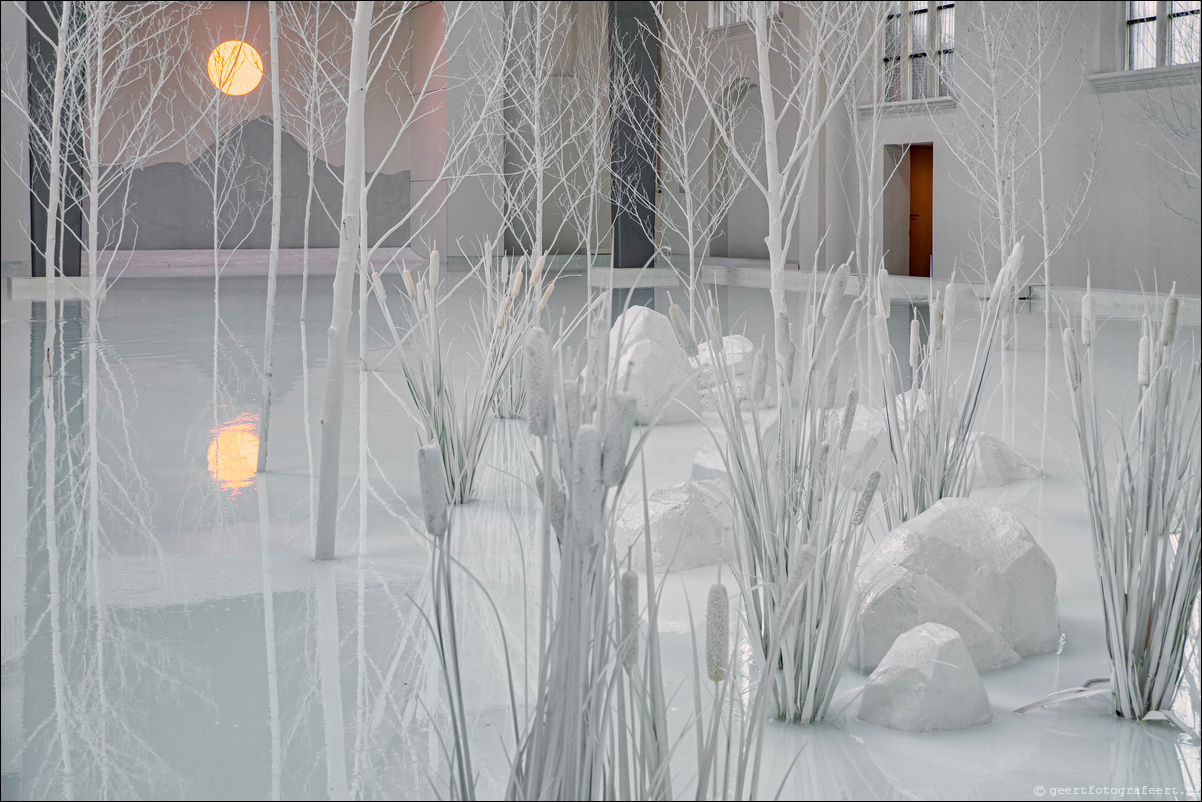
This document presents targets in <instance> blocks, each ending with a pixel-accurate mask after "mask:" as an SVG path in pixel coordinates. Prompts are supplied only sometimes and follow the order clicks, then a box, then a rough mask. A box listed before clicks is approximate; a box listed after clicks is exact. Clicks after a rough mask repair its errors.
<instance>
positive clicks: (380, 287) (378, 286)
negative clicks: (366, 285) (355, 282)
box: [371, 270, 388, 302]
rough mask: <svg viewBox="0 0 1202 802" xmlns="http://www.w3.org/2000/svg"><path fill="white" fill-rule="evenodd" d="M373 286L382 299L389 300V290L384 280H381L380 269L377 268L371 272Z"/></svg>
mask: <svg viewBox="0 0 1202 802" xmlns="http://www.w3.org/2000/svg"><path fill="white" fill-rule="evenodd" d="M371 286H372V289H374V290H375V291H376V295H378V296H379V297H380V300H381V301H385V302H387V301H388V292H387V291H386V290H385V289H384V282H383V281H381V280H380V271H378V270H376V271H374V272H373V273H372V274H371Z"/></svg>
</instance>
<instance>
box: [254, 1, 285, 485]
mask: <svg viewBox="0 0 1202 802" xmlns="http://www.w3.org/2000/svg"><path fill="white" fill-rule="evenodd" d="M267 8H268V14H269V18H270V20H271V246H270V247H271V251H270V253H269V255H268V257H267V326H266V331H265V332H264V333H263V411H262V413H260V415H259V464H258V466H257V467H256V469H255V470H256V471H258V472H259V473H262V472H263V471H265V470H267V432H268V428H269V426H270V423H271V393H272V383H271V374H272V370H273V363H274V359H275V355H274V353H273V350H274V348H275V293H276V274H277V273H278V271H279V268H280V205H281V202H282V200H283V192H282V187H281V182H282V180H283V167H282V165H281V163H280V128H281V121H280V116H281V112H280V83H281V80H282V79H281V77H280V21H279V14H278V13H277V11H276V0H271V2H270V3H268V4H267Z"/></svg>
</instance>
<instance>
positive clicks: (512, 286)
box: [509, 270, 526, 298]
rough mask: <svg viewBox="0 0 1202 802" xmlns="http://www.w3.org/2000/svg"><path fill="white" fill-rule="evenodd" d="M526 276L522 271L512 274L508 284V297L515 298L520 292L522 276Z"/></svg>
mask: <svg viewBox="0 0 1202 802" xmlns="http://www.w3.org/2000/svg"><path fill="white" fill-rule="evenodd" d="M524 275H526V274H525V273H523V272H522V271H520V270H519V271H517V272H516V273H514V274H513V279H512V280H510V282H509V297H510V298H516V297H518V294H519V293H520V292H521V291H522V276H524Z"/></svg>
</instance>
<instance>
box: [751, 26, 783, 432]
mask: <svg viewBox="0 0 1202 802" xmlns="http://www.w3.org/2000/svg"><path fill="white" fill-rule="evenodd" d="M753 13H754V15H755V16H754V19H753V21H752V25H753V26H754V28H755V45H756V47H755V50H756V70H757V72H758V73H759V75H758V77H759V84H760V106H761V110H762V112H763V116H764V165H765V167H766V168H767V169H766V172H767V187H768V191H767V192H766V193H765V198H764V199H765V200H766V201H767V202H768V237H767V239H766V242H767V244H768V272H769V279H770V285H769V293H770V294H771V296H772V318H773V320H774V321H776V322H778V324H779V321H780V319H781V318H782V317H784V318H785V319H786V320H788V317H789V310H788V307H786V306H785V248H784V242H785V238H784V232H783V231H782V225H783V222H784V221H783V220H782V219H781V217H782V216H783V214H784V212H783V209H782V197H781V191H782V186H781V185H782V176H781V172H780V154H779V152H778V150H777V137H776V129H777V118H776V97H775V95H774V88H773V86H772V63H771V61H770V57H771V52H772V51H771V48H770V47H769V44H768V37H769V33H768V25H769V21H768V9H767V6H766V4H764V3H756V4H755V11H754V12H753ZM775 331H776V343H775V345H776V366H777V374H776V375H777V377H778V381H779V383H780V384H781V385H782V386H783V385H784V381H785V369H784V366H785V362H786V360H787V359H788V358H789V349H790V347H791V346H790V341H789V330H788V327H787V326H781V325H777V326H776V327H775ZM781 397H782V398H784V394H783V393H782V394H781ZM782 408H783V407H782Z"/></svg>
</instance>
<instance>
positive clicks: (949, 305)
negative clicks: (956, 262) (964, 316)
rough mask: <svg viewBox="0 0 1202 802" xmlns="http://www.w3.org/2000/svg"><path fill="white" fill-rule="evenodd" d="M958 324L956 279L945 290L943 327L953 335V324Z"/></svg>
mask: <svg viewBox="0 0 1202 802" xmlns="http://www.w3.org/2000/svg"><path fill="white" fill-rule="evenodd" d="M955 322H956V277H955V274H953V275H952V280H951V281H949V282H948V283H947V287H945V288H944V290H943V327H944V328H945V329H947V332H948V334H951V331H952V324H953V323H955Z"/></svg>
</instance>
